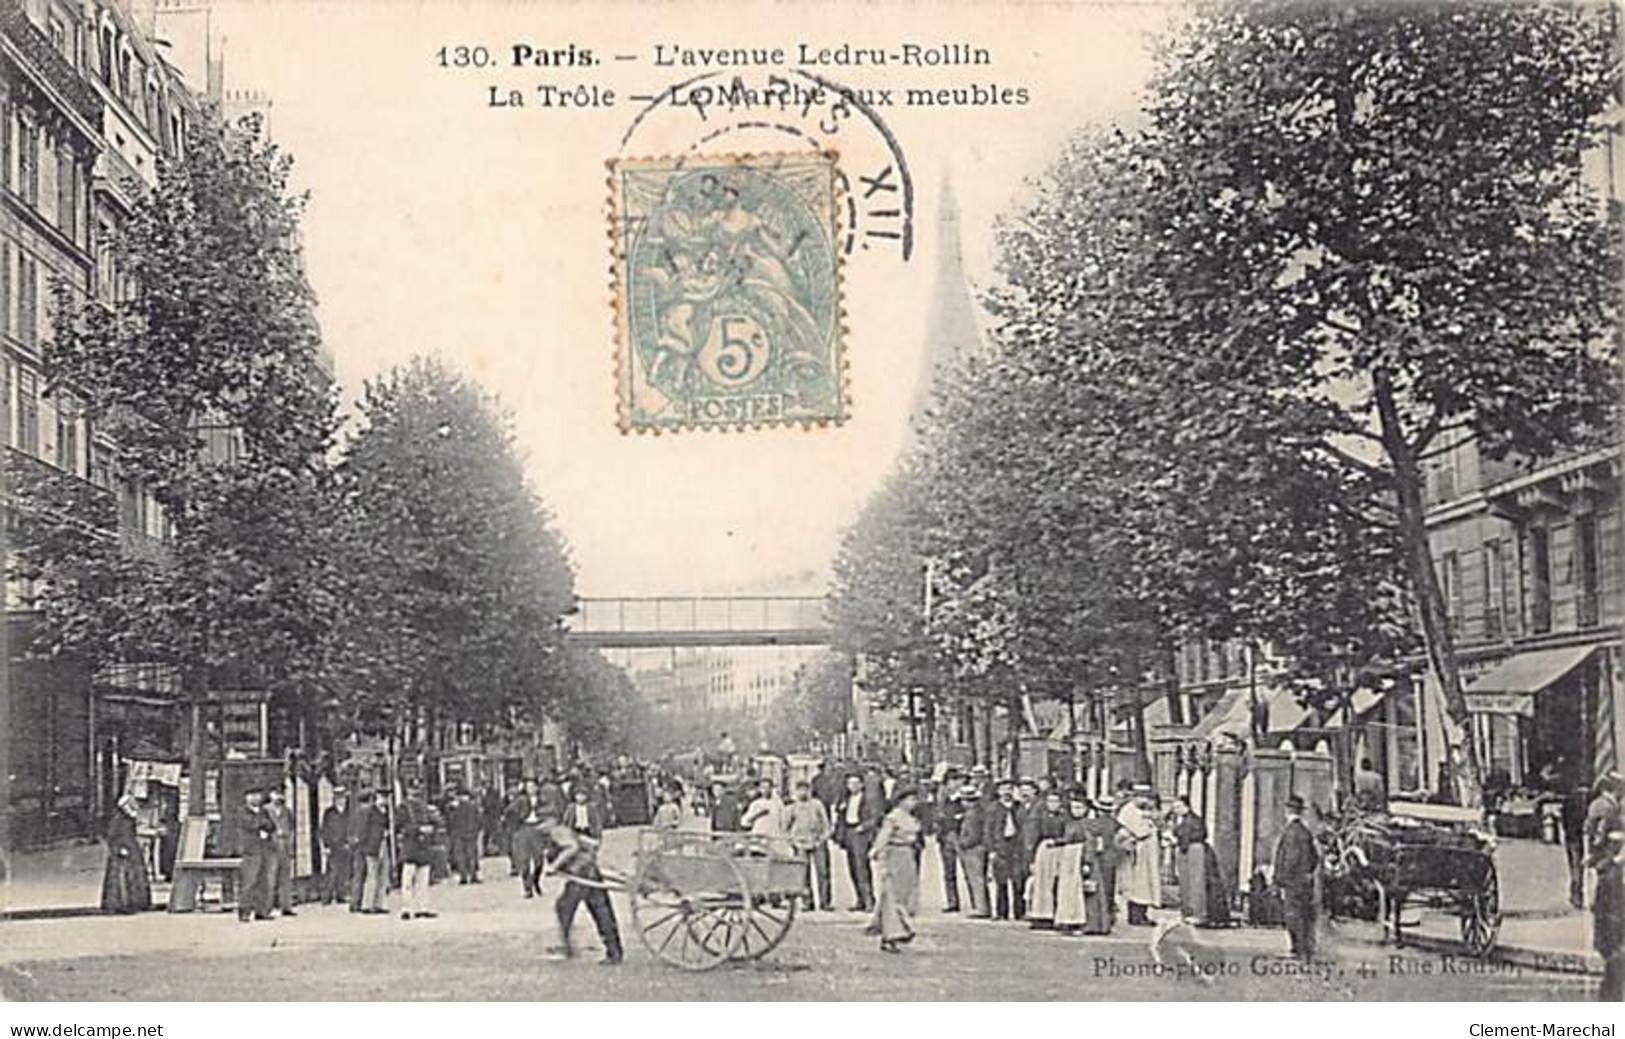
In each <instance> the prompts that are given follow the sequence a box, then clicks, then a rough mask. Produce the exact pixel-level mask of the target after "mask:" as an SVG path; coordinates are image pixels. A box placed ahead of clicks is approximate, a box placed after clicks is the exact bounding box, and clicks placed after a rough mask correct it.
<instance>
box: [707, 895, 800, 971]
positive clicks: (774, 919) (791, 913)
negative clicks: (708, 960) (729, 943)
mask: <svg viewBox="0 0 1625 1039" xmlns="http://www.w3.org/2000/svg"><path fill="white" fill-rule="evenodd" d="M723 912H724V915H726V916H727V917H728V925H729V926H730V927H732V928H733V929H734V930H735V931H738V932H739V934H740V935H741V938H740V942H739V947H738V948H737V949H735V950H734V953H733V958H734V959H736V960H755V959H760V958H761V957H763V956H766V955H767V954H768V953H770V952H772V951H773V950H774V949H775V948H777V947H778V944H779V943H780V942H782V941H784V936H785V935H787V934H789V933H790V925H791V924H792V923H794V922H795V919H796V900H795V899H794V898H791V899H790V900H788V901H786V902H784V903H783V904H775V903H772V902H768V901H766V900H765V899H758V900H757V901H754V902H752V903H750V904H748V906H747V905H738V906H732V907H730V908H728V909H726V910H724V911H723Z"/></svg>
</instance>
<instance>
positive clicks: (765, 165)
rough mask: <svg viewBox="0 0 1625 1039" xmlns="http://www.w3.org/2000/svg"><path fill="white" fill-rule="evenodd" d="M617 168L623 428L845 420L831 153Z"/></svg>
mask: <svg viewBox="0 0 1625 1039" xmlns="http://www.w3.org/2000/svg"><path fill="white" fill-rule="evenodd" d="M609 168H610V196H611V207H610V208H611V221H612V223H611V239H612V242H613V246H614V264H615V266H614V274H615V283H614V305H615V315H616V323H617V327H616V333H617V339H616V343H617V354H616V383H617V387H616V389H617V394H618V400H617V406H618V412H619V416H620V426H621V429H622V431H623V432H630V431H634V430H636V431H639V432H663V431H675V430H680V429H698V428H738V427H758V426H773V425H791V426H795V425H799V426H807V427H810V426H823V425H833V424H839V423H840V422H842V421H844V420H845V419H846V416H847V405H848V402H847V386H846V358H845V355H844V349H845V347H844V340H843V336H842V310H841V279H840V263H841V250H840V249H839V247H838V244H837V243H838V238H837V234H838V231H837V213H838V209H837V199H836V195H837V192H838V187H837V177H836V172H835V157H834V156H833V155H831V154H828V153H825V152H816V151H809V152H804V153H773V154H768V155H723V156H710V157H707V156H695V155H687V156H682V157H667V158H648V159H617V160H613V161H611V162H610V164H609Z"/></svg>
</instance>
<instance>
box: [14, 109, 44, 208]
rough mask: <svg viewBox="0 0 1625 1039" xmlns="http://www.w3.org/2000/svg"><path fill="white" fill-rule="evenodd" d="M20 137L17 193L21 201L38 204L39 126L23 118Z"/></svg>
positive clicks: (33, 204)
mask: <svg viewBox="0 0 1625 1039" xmlns="http://www.w3.org/2000/svg"><path fill="white" fill-rule="evenodd" d="M20 131H21V136H22V139H21V140H20V141H18V142H17V144H18V148H17V179H18V180H19V181H20V182H21V183H20V185H19V189H20V190H19V192H18V193H19V194H21V195H22V196H23V201H24V202H27V203H28V204H29V205H31V206H38V205H39V138H40V131H39V127H37V126H35V125H34V124H32V123H30V122H29V121H28V120H26V119H25V120H23V121H22V124H21V126H20Z"/></svg>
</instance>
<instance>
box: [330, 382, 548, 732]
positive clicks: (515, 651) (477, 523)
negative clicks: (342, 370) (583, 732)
mask: <svg viewBox="0 0 1625 1039" xmlns="http://www.w3.org/2000/svg"><path fill="white" fill-rule="evenodd" d="M337 469H338V479H339V484H340V489H341V492H342V502H343V513H342V517H341V521H340V524H339V534H338V536H339V537H340V539H341V540H342V543H343V545H344V548H345V552H346V559H347V565H346V567H345V570H344V585H343V590H344V595H345V598H346V600H347V601H349V602H351V603H353V604H354V609H351V610H349V611H347V612H346V614H345V616H344V617H343V622H342V624H341V626H340V630H339V631H338V633H337V635H336V637H335V641H336V642H337V643H338V645H339V647H340V648H339V650H338V651H337V655H338V657H339V659H340V660H341V661H342V662H343V671H344V673H345V674H346V676H347V677H348V681H347V683H346V688H347V690H348V695H349V700H348V701H347V702H346V704H345V705H344V706H345V710H346V711H347V712H348V714H349V715H350V716H352V717H354V716H359V715H360V714H363V713H368V712H370V713H373V714H382V715H383V716H385V717H387V718H390V719H393V720H394V723H395V724H396V725H398V726H400V727H401V730H402V731H403V732H410V733H422V732H433V731H435V730H437V729H440V728H443V727H445V726H449V725H454V724H457V723H461V722H468V723H474V724H476V725H479V726H481V727H482V728H485V729H489V728H492V727H505V726H507V725H510V724H514V723H518V722H528V723H530V724H534V725H539V724H540V721H541V719H542V717H543V716H546V715H549V714H550V713H551V711H552V709H553V707H554V705H555V704H556V703H557V702H559V700H560V698H561V697H562V696H563V695H565V694H564V689H565V687H566V685H567V682H566V671H565V669H563V668H562V667H561V665H560V663H559V661H558V660H557V659H556V658H557V656H558V654H559V652H560V647H561V644H562V638H563V634H562V632H563V629H562V619H563V616H564V614H565V613H566V612H567V611H568V610H569V609H570V608H571V607H572V606H573V604H574V601H575V599H574V575H573V570H572V567H571V563H570V560H569V555H568V551H567V549H566V546H565V544H564V541H563V539H562V538H561V537H560V535H559V534H558V532H557V530H556V529H555V527H554V525H553V521H552V518H551V516H550V514H549V513H548V511H547V509H546V508H545V506H544V505H543V504H542V502H541V501H540V499H539V498H538V497H537V496H536V494H535V493H534V492H533V490H532V489H531V487H530V485H529V482H528V480H527V478H526V476H525V472H524V467H523V460H522V458H521V457H520V455H519V453H518V451H517V449H516V447H515V444H514V440H513V432H512V424H511V420H510V419H509V417H508V416H507V415H506V414H504V413H503V412H502V411H501V409H500V407H499V406H498V404H497V402H496V400H495V399H494V398H493V397H492V396H491V395H490V394H488V393H487V392H486V391H484V390H483V389H481V388H480V387H479V386H478V385H476V384H474V383H472V382H470V381H468V380H466V379H464V378H462V377H460V376H458V375H456V374H454V373H452V372H450V371H448V370H447V369H446V368H445V367H444V366H443V365H442V364H440V363H439V362H438V361H435V360H429V359H424V358H418V359H415V360H413V361H412V362H411V363H409V364H408V365H406V366H405V367H402V368H396V369H393V370H391V371H389V372H387V373H385V374H384V375H382V376H380V377H379V378H377V379H375V380H373V381H371V382H369V383H368V384H367V386H366V388H365V392H364V395H363V399H362V401H361V407H360V416H359V428H358V429H357V431H356V433H355V434H354V436H352V437H351V438H350V440H349V441H348V443H347V444H346V445H345V446H344V451H343V456H342V459H341V460H340V462H339V464H338V467H337Z"/></svg>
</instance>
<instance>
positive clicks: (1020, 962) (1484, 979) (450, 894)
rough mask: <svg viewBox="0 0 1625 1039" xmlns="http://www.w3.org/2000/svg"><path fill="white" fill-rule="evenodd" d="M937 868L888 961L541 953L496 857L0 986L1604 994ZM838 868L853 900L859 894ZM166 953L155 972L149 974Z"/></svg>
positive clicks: (548, 900) (100, 937)
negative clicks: (395, 893) (949, 874)
mask: <svg viewBox="0 0 1625 1039" xmlns="http://www.w3.org/2000/svg"><path fill="white" fill-rule="evenodd" d="M630 836H631V834H630V831H613V832H611V833H610V834H609V841H608V850H607V852H606V860H607V861H610V862H615V863H619V864H623V865H624V864H625V863H627V861H628V859H629V844H630ZM935 859H936V853H935V849H934V848H932V849H928V850H927V852H926V855H925V859H924V861H925V864H926V866H927V869H926V870H925V875H924V877H923V880H924V887H923V891H924V903H925V904H924V905H923V906H922V914H921V918H920V921H921V926H920V937H919V940H918V941H917V942H915V943H914V944H913V945H912V946H911V947H909V948H908V949H907V950H906V951H905V952H903V953H902V954H900V955H895V956H888V955H885V954H883V953H881V952H880V951H879V950H878V949H877V947H876V943H875V940H874V939H873V938H870V937H867V936H865V935H864V933H863V931H864V925H865V923H866V918H865V917H864V916H862V915H860V914H858V913H853V912H847V911H835V912H830V913H810V914H803V915H802V916H800V917H798V919H797V921H796V924H795V926H794V928H793V930H792V931H791V934H790V936H789V938H788V939H787V940H786V941H785V943H784V944H783V945H782V946H780V947H779V948H778V949H777V950H776V951H775V952H773V953H771V954H770V955H769V956H768V957H767V958H766V959H765V960H762V961H760V962H758V963H754V964H748V965H742V966H737V967H734V966H729V967H724V968H722V969H721V970H718V971H714V972H707V973H685V972H682V971H679V970H676V969H674V968H671V967H668V966H666V965H664V964H662V963H660V962H658V961H656V960H655V959H654V958H653V957H652V956H650V954H649V953H648V951H647V950H646V949H645V948H644V947H643V946H642V944H641V943H640V942H639V940H638V939H637V937H636V936H635V934H634V933H633V931H632V924H631V913H630V912H629V910H628V907H627V905H626V901H625V899H624V897H622V896H619V895H617V896H616V897H615V908H616V912H617V915H618V916H619V919H620V922H621V928H622V934H623V936H624V938H625V941H626V946H627V958H626V962H625V963H624V964H623V965H621V966H620V967H607V966H601V965H600V964H599V963H598V959H599V956H600V950H599V948H598V946H597V940H596V937H595V936H594V935H593V931H592V925H591V921H590V920H589V919H588V918H587V916H586V914H585V913H582V914H580V916H579V917H578V919H577V922H576V925H575V926H576V939H577V941H578V943H580V944H581V946H582V949H581V955H580V957H579V958H578V959H577V960H575V961H570V962H566V961H563V960H559V959H557V958H555V957H554V956H552V955H551V954H550V953H549V949H550V948H551V947H553V946H554V945H556V944H557V941H558V934H557V926H556V923H555V920H554V915H553V912H552V906H553V896H556V895H557V893H558V890H559V884H558V882H557V880H556V879H552V880H549V882H548V884H547V890H546V893H545V896H544V897H543V898H542V899H539V900H534V901H529V900H525V899H524V898H522V897H521V894H520V890H519V881H518V880H517V879H515V878H511V877H509V876H508V875H507V868H506V862H505V861H504V860H500V859H487V860H485V870H484V875H485V877H486V878H487V880H486V882H485V883H482V884H480V885H478V886H469V887H461V886H457V885H455V884H452V885H449V886H448V885H444V884H442V885H438V886H436V887H435V888H434V895H435V899H436V906H437V909H438V910H439V914H440V915H439V916H438V917H437V918H436V919H433V920H414V921H411V922H406V921H402V920H401V919H400V918H399V917H398V916H396V915H394V914H393V913H392V914H391V915H389V916H379V917H368V916H356V915H353V914H351V913H349V912H347V911H346V910H344V909H343V908H340V907H337V906H320V905H312V906H304V907H301V908H300V910H299V912H298V915H297V917H295V918H293V919H284V920H279V921H273V922H266V923H255V924H251V925H242V924H239V923H237V921H236V919H235V918H234V917H232V916H229V915H227V914H222V913H217V912H210V913H203V914H191V915H169V914H149V915H145V916H140V917H120V918H108V917H85V918H78V919H70V920H36V921H19V922H14V923H9V924H5V925H0V926H3V927H4V931H3V936H4V938H5V941H4V943H3V945H0V991H3V994H4V996H5V997H6V998H8V999H14V1000H17V999H21V1000H38V999H53V1000H57V999H60V1000H85V999H121V1000H122V999H154V1000H169V999H190V1000H196V999H221V1000H261V999H315V1000H347V999H355V1000H401V999H406V1000H418V999H423V1000H460V999H484V1000H516V999H517V1000H532V999H642V1000H662V999H683V1000H691V999H723V1000H733V999H743V1000H761V999H769V1000H774V999H824V1000H829V999H836V1000H844V999H857V1000H867V999H886V1000H890V999H944V1000H985V999H1001V1000H1053V999H1116V1000H1122V999H1130V1000H1154V999H1166V998H1175V999H1223V1000H1230V999H1253V998H1260V997H1262V998H1270V999H1289V1000H1360V999H1385V1000H1395V999H1406V1000H1417V999H1422V1000H1438V999H1445V1000H1491V999H1557V1000H1577V999H1578V1000H1583V999H1589V998H1591V997H1592V995H1593V992H1594V989H1595V979H1593V978H1587V977H1582V976H1576V975H1565V974H1552V973H1543V972H1538V971H1532V970H1527V969H1522V968H1516V967H1500V966H1497V965H1493V964H1491V965H1481V964H1479V963H1477V962H1475V961H1467V960H1458V959H1454V958H1451V957H1448V956H1444V955H1441V954H1439V953H1434V952H1424V951H1421V950H1414V949H1406V950H1403V951H1402V952H1400V951H1395V950H1393V949H1390V948H1385V947H1382V946H1380V945H1378V944H1376V943H1375V942H1374V941H1373V940H1372V938H1373V936H1372V935H1370V934H1367V933H1363V932H1362V931H1360V930H1359V929H1358V928H1357V927H1351V928H1349V929H1347V930H1346V931H1340V932H1338V933H1336V934H1334V935H1333V936H1332V937H1331V941H1330V947H1329V949H1328V950H1327V953H1326V955H1327V959H1326V960H1325V961H1324V962H1323V963H1322V964H1319V965H1317V966H1316V967H1315V969H1314V970H1313V972H1311V973H1308V974H1304V973H1300V972H1299V971H1298V968H1297V967H1296V965H1294V964H1292V963H1291V962H1289V961H1286V960H1283V959H1280V958H1279V957H1280V953H1281V951H1282V950H1283V949H1284V947H1285V938H1284V935H1283V934H1282V933H1281V932H1280V931H1277V930H1268V929H1256V928H1237V929H1232V930H1227V931H1192V930H1191V929H1189V928H1185V927H1179V928H1176V929H1174V930H1172V931H1171V932H1167V933H1166V934H1165V933H1164V929H1163V928H1156V929H1151V928H1146V929H1137V928H1136V929H1130V928H1127V927H1122V926H1120V927H1119V928H1118V931H1117V933H1115V934H1113V935H1110V936H1107V937H1101V938H1070V937H1063V936H1059V935H1056V934H1053V933H1043V932H1033V931H1030V930H1029V929H1028V928H1027V927H1026V925H1024V924H1017V923H999V922H994V921H979V920H970V919H967V918H965V917H963V916H955V915H944V914H942V913H941V911H940V907H941V886H940V881H939V878H938V874H937V872H936V870H935V869H934V868H932V866H933V864H934V862H935ZM835 860H836V861H835V865H836V867H837V869H836V892H835V894H836V904H837V905H842V906H844V905H847V904H849V901H850V894H849V892H850V887H849V885H847V884H846V883H844V880H843V877H842V876H841V873H842V870H841V868H840V867H841V860H840V856H839V855H837V856H835ZM1153 937H1156V938H1158V939H1159V941H1158V942H1157V946H1156V948H1155V949H1153V947H1152V939H1153ZM155 956H161V957H162V958H163V961H164V963H165V969H164V970H163V971H159V972H154V971H152V970H150V969H148V967H149V966H150V964H151V963H152V962H153V958H154V957H155ZM1159 964H1162V965H1165V966H1162V967H1159ZM1193 965H1194V969H1193ZM1182 968H1183V969H1182ZM1196 971H1200V972H1201V973H1203V974H1206V975H1208V976H1207V977H1206V978H1198V977H1194V976H1192V975H1193V974H1194V973H1195V972H1196Z"/></svg>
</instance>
